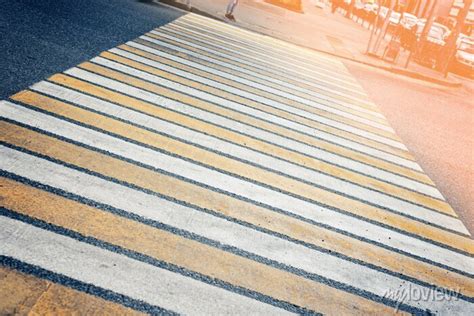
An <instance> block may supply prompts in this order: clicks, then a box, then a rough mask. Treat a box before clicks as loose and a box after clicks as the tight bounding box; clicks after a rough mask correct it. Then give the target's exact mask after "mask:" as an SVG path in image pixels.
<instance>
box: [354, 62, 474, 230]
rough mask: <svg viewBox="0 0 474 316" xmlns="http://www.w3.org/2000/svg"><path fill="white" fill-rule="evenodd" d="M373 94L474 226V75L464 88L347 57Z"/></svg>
mask: <svg viewBox="0 0 474 316" xmlns="http://www.w3.org/2000/svg"><path fill="white" fill-rule="evenodd" d="M347 67H348V68H349V70H350V71H351V73H352V74H353V75H354V76H355V78H357V80H358V81H359V82H360V83H361V84H362V86H363V87H364V89H365V90H366V91H367V92H368V94H369V96H370V97H371V99H372V100H374V102H375V103H376V104H377V105H378V106H379V108H380V110H381V111H382V113H383V114H384V115H385V117H386V118H387V119H388V121H389V122H390V124H391V126H392V127H393V128H394V129H395V130H396V132H397V134H398V135H399V136H400V137H401V138H402V139H403V142H404V144H405V145H407V147H408V148H409V149H410V152H412V153H413V155H414V156H415V157H416V159H417V161H418V162H419V163H420V165H421V166H422V167H423V170H424V171H425V172H426V173H427V174H428V175H429V176H430V177H431V179H433V181H434V182H435V183H436V185H437V186H438V188H439V189H440V190H441V192H442V193H443V195H444V196H445V197H446V199H447V200H448V202H449V203H450V204H451V206H452V207H453V208H454V210H455V211H456V212H457V213H458V214H459V216H460V217H461V218H462V220H463V222H464V224H465V225H466V226H467V228H468V229H469V231H470V232H471V233H473V232H474V151H473V148H474V98H473V96H474V81H472V80H469V79H464V78H461V77H459V80H461V81H462V82H463V87H462V88H456V89H452V88H444V87H441V86H439V85H434V84H429V83H425V82H422V81H419V80H412V79H407V78H404V77H400V76H398V75H394V74H390V73H387V72H385V71H379V70H376V69H373V68H370V67H365V66H361V65H356V64H353V63H350V64H349V63H347Z"/></svg>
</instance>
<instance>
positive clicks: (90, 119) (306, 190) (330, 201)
mask: <svg viewBox="0 0 474 316" xmlns="http://www.w3.org/2000/svg"><path fill="white" fill-rule="evenodd" d="M12 98H13V99H15V100H17V101H20V102H24V103H26V104H30V105H34V106H36V107H38V108H40V109H43V110H46V111H48V112H52V113H57V114H59V115H62V116H65V117H67V118H70V119H73V120H75V121H78V122H82V123H85V124H88V125H92V126H95V127H98V128H101V129H103V130H105V131H108V132H111V133H114V134H117V135H121V136H124V137H126V138H129V139H133V140H135V141H138V142H140V143H143V144H147V145H151V146H153V147H158V148H162V149H164V150H167V151H169V152H172V153H176V154H178V155H181V156H182V157H187V158H190V159H192V160H198V161H201V162H203V163H205V164H207V165H210V166H214V167H216V168H218V169H221V170H226V171H229V172H231V173H233V174H237V175H240V174H241V175H244V176H245V177H247V178H249V179H256V180H257V181H259V182H261V183H270V184H271V185H279V186H280V187H281V188H282V189H283V190H284V191H288V190H289V191H290V192H295V193H296V194H299V195H300V196H301V195H303V196H305V197H307V198H309V199H311V200H317V201H319V202H321V203H324V204H326V205H329V206H333V207H336V208H339V209H342V210H344V211H346V212H349V213H352V214H354V215H357V216H361V217H363V218H366V219H369V220H372V221H377V222H379V223H382V224H385V225H388V226H391V227H394V228H397V229H400V230H402V231H405V232H409V233H411V234H414V235H418V236H421V237H423V238H427V239H430V240H433V241H436V242H439V243H441V244H444V245H448V246H450V247H453V248H455V249H459V250H461V251H464V252H467V253H469V254H474V241H472V240H471V239H470V238H466V237H463V236H460V235H457V234H454V233H450V232H448V231H445V230H442V229H439V228H436V227H433V226H430V225H427V224H423V223H421V222H416V221H413V220H410V219H408V218H406V217H403V216H400V215H397V214H394V213H390V212H387V211H384V210H381V209H378V208H376V207H373V206H370V205H368V204H364V203H361V202H359V201H355V200H350V199H348V198H346V197H343V196H341V195H338V194H335V193H332V192H329V191H325V190H322V189H319V188H316V187H313V186H309V185H306V184H304V183H302V182H298V181H294V180H292V179H289V178H286V177H282V176H279V175H277V174H272V173H270V172H267V171H264V170H262V169H258V168H255V167H252V166H249V165H245V164H243V163H240V162H238V161H234V160H231V159H229V158H226V157H222V156H219V155H217V154H214V153H212V152H208V151H205V150H202V149H199V148H196V147H193V146H190V145H188V144H185V143H181V142H179V141H176V140H174V139H171V138H168V137H165V136H162V135H159V134H156V133H152V132H149V131H147V130H144V129H141V128H138V127H135V126H132V125H129V124H126V123H122V122H120V121H117V120H113V119H110V118H107V117H105V116H102V115H98V114H95V113H92V112H89V111H86V110H83V109H80V108H77V107H74V106H71V105H68V104H66V103H63V102H60V101H57V100H54V99H51V98H48V97H43V96H41V95H38V94H36V93H32V92H21V93H19V94H17V95H15V96H13V97H12ZM270 179H271V180H270ZM149 183H156V182H155V181H151V182H149Z"/></svg>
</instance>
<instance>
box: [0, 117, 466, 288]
mask: <svg viewBox="0 0 474 316" xmlns="http://www.w3.org/2000/svg"><path fill="white" fill-rule="evenodd" d="M0 130H1V131H5V133H4V134H1V135H0V137H1V136H3V135H4V137H5V139H3V137H2V140H8V142H9V143H11V144H14V145H17V146H20V147H23V148H25V149H28V150H31V151H34V152H38V153H40V154H44V155H47V156H49V157H51V158H54V159H58V160H60V161H64V162H66V163H70V164H73V165H76V166H79V167H82V168H86V169H88V170H91V171H95V172H98V173H101V174H103V175H105V176H109V177H113V178H116V179H118V180H119V181H125V182H127V183H131V184H134V185H137V186H139V187H142V188H145V189H149V190H152V191H154V192H158V193H161V194H163V195H166V196H169V197H171V198H173V199H176V200H179V201H184V202H186V203H189V204H191V205H196V206H197V207H200V208H204V209H208V210H212V211H215V212H217V213H220V214H222V215H224V216H228V217H230V218H233V219H236V220H238V221H243V222H247V223H250V224H253V225H255V226H256V227H261V228H264V229H268V230H270V231H272V232H275V233H278V234H283V235H285V236H289V237H290V238H293V239H296V240H301V241H303V242H307V243H309V244H313V245H316V246H317V247H321V248H323V249H327V250H329V251H335V252H337V253H340V254H343V255H346V256H348V257H351V258H354V259H357V260H360V261H362V262H367V263H370V264H373V265H375V266H379V267H381V268H383V269H387V270H390V271H394V272H397V273H401V274H403V275H407V276H410V277H412V278H414V279H418V280H421V281H423V282H426V283H428V284H435V285H438V286H441V287H444V288H446V289H452V288H458V287H459V288H460V291H461V293H463V294H464V295H468V296H471V297H474V286H473V285H474V281H473V280H472V279H470V278H469V277H465V276H462V275H459V274H457V273H454V272H450V271H448V270H444V269H441V268H439V267H436V266H433V265H430V264H427V263H424V262H422V261H418V260H415V259H412V258H410V257H406V256H403V255H400V254H398V253H396V252H391V251H388V250H386V249H384V248H380V247H377V246H375V245H371V244H368V243H365V242H362V241H359V240H357V239H353V238H350V237H347V236H344V235H341V234H338V233H336V232H333V231H331V230H327V229H323V228H320V227H318V226H314V225H310V224H308V223H306V222H303V221H299V220H296V219H294V218H292V217H288V216H285V215H282V214H280V213H276V212H272V211H269V210H267V209H264V208H262V207H259V206H257V205H254V204H250V203H247V202H244V201H240V200H237V199H235V198H232V197H229V196H226V195H224V194H222V193H218V192H214V191H210V190H207V189H204V188H201V187H199V186H196V185H193V184H190V183H186V182H183V181H180V180H177V179H174V178H172V177H170V176H167V175H164V174H160V173H155V172H151V171H149V170H147V169H144V168H142V167H138V166H135V165H132V164H130V163H127V162H124V161H121V160H118V159H115V158H112V157H108V156H105V155H103V154H99V153H96V152H92V151H90V150H87V149H84V148H80V147H78V146H76V145H72V144H70V143H66V142H64V141H60V140H57V139H55V138H52V137H50V136H45V135H43V134H39V133H37V132H33V131H31V130H28V129H26V128H23V127H19V126H17V125H13V124H11V123H7V122H2V121H0ZM29 140H34V141H29ZM2 181H3V183H2V182H0V183H1V184H2V188H3V189H4V190H3V191H2V193H3V194H4V196H5V197H4V198H3V199H2V200H1V201H0V205H3V206H4V207H7V208H14V209H17V207H18V206H17V205H18V204H19V203H20V204H21V203H26V204H27V205H30V206H31V205H32V204H31V203H39V204H38V205H40V206H41V205H42V204H41V203H43V202H41V201H53V200H54V199H53V197H48V198H47V199H40V200H39V201H40V202H36V201H37V198H32V197H34V196H36V195H37V194H36V193H35V194H33V193H28V192H25V190H26V189H25V188H29V187H28V186H23V185H20V184H17V183H15V182H14V181H13V180H8V179H3V180H2ZM28 190H30V191H35V190H34V189H32V188H30V189H28ZM36 191H38V190H36ZM38 192H39V191H38ZM28 194H29V195H28ZM42 194H46V193H42ZM23 196H30V197H29V198H23ZM71 203H72V202H71ZM44 204H47V202H44ZM53 204H54V205H56V206H59V207H63V206H64V205H65V202H62V203H53ZM33 209H36V208H33ZM38 209H41V207H38ZM67 209H69V210H73V209H74V208H73V207H69V208H67ZM85 217H86V216H83V218H85ZM96 222H97V223H100V221H96ZM111 227H115V226H111ZM110 229H115V228H110Z"/></svg>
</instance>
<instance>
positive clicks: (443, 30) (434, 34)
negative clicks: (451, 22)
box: [416, 19, 451, 46]
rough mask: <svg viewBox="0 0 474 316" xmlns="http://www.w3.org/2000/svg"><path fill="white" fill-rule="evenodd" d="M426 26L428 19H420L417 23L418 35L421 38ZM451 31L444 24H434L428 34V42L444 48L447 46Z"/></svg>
mask: <svg viewBox="0 0 474 316" xmlns="http://www.w3.org/2000/svg"><path fill="white" fill-rule="evenodd" d="M425 24H426V19H420V20H418V22H417V30H416V35H417V37H418V38H419V37H420V36H421V34H422V32H423V29H424V28H425ZM450 33H451V31H450V30H449V28H448V27H447V26H445V25H443V24H439V23H436V22H434V23H433V24H432V25H431V28H430V30H429V32H428V36H427V40H428V41H430V42H433V43H435V44H438V45H440V46H444V45H445V44H446V42H445V40H446V38H447V37H448V36H449V34H450Z"/></svg>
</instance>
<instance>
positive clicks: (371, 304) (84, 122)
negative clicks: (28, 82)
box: [0, 14, 474, 315]
mask: <svg viewBox="0 0 474 316" xmlns="http://www.w3.org/2000/svg"><path fill="white" fill-rule="evenodd" d="M0 117H1V120H0V131H1V132H0V137H1V140H0V141H1V144H0V157H1V159H0V169H1V170H0V173H1V174H0V187H1V199H0V203H1V209H0V227H1V229H0V245H1V247H0V279H1V280H2V282H1V284H2V285H0V293H1V294H2V297H5V298H6V299H4V300H3V302H1V303H0V309H2V310H4V311H9V310H13V311H15V310H16V311H25V312H32V313H58V312H62V313H72V312H77V311H81V312H85V313H104V314H109V313H110V314H112V313H113V314H140V313H151V314H181V313H183V314H219V315H220V314H249V313H250V314H272V315H273V314H288V313H297V314H338V315H340V314H368V313H370V314H393V313H395V312H398V313H409V314H410V313H412V314H423V313H426V312H427V311H429V312H432V313H437V314H450V315H454V314H466V315H468V314H471V315H472V314H474V304H473V303H474V280H473V276H474V260H473V254H474V242H473V240H472V238H471V236H470V234H469V232H468V231H467V229H466V228H465V226H464V225H463V223H462V222H461V221H460V220H459V218H458V217H457V215H456V213H455V212H454V210H453V209H452V208H451V207H450V206H449V204H448V203H447V202H446V201H445V199H444V198H443V196H442V195H441V193H440V192H439V191H438V190H437V188H436V187H435V185H434V183H433V182H432V181H431V179H430V178H429V177H428V176H427V175H426V174H425V173H424V172H423V170H422V169H421V168H420V166H419V165H418V164H417V163H416V161H415V160H414V158H413V156H412V155H411V154H410V153H409V152H408V150H407V148H406V147H405V146H404V145H403V143H402V141H401V140H400V138H399V137H398V136H397V135H396V134H395V132H394V131H393V129H392V128H391V127H390V126H389V124H388V122H387V120H386V119H385V118H384V116H383V115H382V114H381V113H380V112H379V111H378V109H377V106H376V105H375V104H374V103H373V102H371V101H370V99H369V98H368V96H367V95H366V94H365V92H364V91H363V89H362V88H361V87H360V85H359V84H358V82H357V81H356V80H355V79H354V78H353V77H352V76H351V75H350V73H349V72H348V71H347V70H346V69H345V67H344V65H343V64H342V63H340V62H339V61H338V60H336V59H334V58H331V57H328V56H325V55H322V54H318V53H315V52H313V51H310V50H306V49H304V48H300V47H297V46H293V45H291V44H288V43H285V42H282V41H278V40H275V39H272V38H270V37H266V36H263V35H259V34H255V33H252V32H249V31H245V30H242V29H239V28H236V27H233V26H231V25H228V24H225V23H221V22H218V21H214V20H211V19H208V18H205V17H202V16H199V15H195V14H187V15H185V16H183V17H180V18H179V19H177V20H175V21H174V22H172V23H169V24H167V25H165V26H162V27H160V28H158V29H155V30H152V31H150V32H149V33H147V34H144V35H143V36H140V37H139V38H137V39H135V40H133V41H130V42H127V43H125V44H123V45H120V46H118V47H115V48H112V49H110V50H109V51H106V52H103V53H101V54H100V55H99V56H97V57H94V58H92V59H91V60H89V61H86V62H84V63H82V64H80V65H77V66H76V67H73V68H71V69H68V70H66V71H64V72H63V73H58V74H55V75H53V76H51V77H49V78H48V79H46V80H44V81H41V82H39V83H36V84H34V85H32V86H31V87H29V88H28V89H26V90H24V91H21V92H18V93H17V94H15V95H12V96H11V97H10V98H9V99H8V100H3V101H0ZM11 293H16V295H11Z"/></svg>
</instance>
